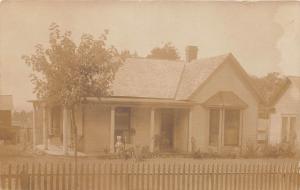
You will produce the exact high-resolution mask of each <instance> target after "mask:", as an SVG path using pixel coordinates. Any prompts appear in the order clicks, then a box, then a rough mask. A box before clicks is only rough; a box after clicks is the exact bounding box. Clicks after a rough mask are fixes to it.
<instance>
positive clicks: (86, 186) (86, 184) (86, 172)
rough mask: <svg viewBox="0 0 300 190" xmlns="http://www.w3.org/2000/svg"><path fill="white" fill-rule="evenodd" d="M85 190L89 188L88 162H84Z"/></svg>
mask: <svg viewBox="0 0 300 190" xmlns="http://www.w3.org/2000/svg"><path fill="white" fill-rule="evenodd" d="M84 189H85V190H89V189H90V165H89V163H87V164H86V167H85V188H84Z"/></svg>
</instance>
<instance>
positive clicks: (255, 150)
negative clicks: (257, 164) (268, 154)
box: [242, 144, 260, 158]
mask: <svg viewBox="0 0 300 190" xmlns="http://www.w3.org/2000/svg"><path fill="white" fill-rule="evenodd" d="M242 156H243V157H244V158H257V157H259V156H260V148H259V146H257V145H256V144H247V146H246V149H245V152H244V153H243V155H242Z"/></svg>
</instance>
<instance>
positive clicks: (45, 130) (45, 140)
mask: <svg viewBox="0 0 300 190" xmlns="http://www.w3.org/2000/svg"><path fill="white" fill-rule="evenodd" d="M43 144H44V150H48V123H47V107H46V106H43Z"/></svg>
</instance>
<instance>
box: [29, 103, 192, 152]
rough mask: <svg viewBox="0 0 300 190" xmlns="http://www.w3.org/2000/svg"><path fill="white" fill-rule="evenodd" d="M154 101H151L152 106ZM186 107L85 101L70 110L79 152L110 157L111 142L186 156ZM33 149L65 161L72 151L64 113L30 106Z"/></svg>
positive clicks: (187, 106) (175, 104)
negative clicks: (75, 126)
mask: <svg viewBox="0 0 300 190" xmlns="http://www.w3.org/2000/svg"><path fill="white" fill-rule="evenodd" d="M153 101H157V100H153ZM190 106H191V105H190V104H187V103H186V102H171V101H165V102H164V101H161V100H159V101H158V102H151V101H149V100H147V103H146V104H145V103H144V102H137V101H135V103H132V102H130V101H128V100H124V99H114V98H110V99H102V101H101V102H99V101H98V100H95V99H89V100H88V103H86V104H83V105H81V106H79V107H78V108H77V109H76V114H75V115H76V125H77V130H78V131H77V133H78V141H79V151H80V152H82V153H83V154H94V155H97V154H100V155H101V154H103V153H105V152H106V153H107V152H110V153H114V152H115V144H116V139H117V136H121V139H122V142H123V143H124V144H125V145H126V147H129V146H133V147H135V146H140V147H142V146H143V147H145V146H147V147H148V148H149V151H151V152H154V151H158V150H159V151H163V152H188V151H189V150H190V148H191V145H190V143H189V142H190V140H189V139H190V132H189V130H190V126H189V124H190V122H189V117H190ZM33 121H34V122H33V144H34V147H35V148H36V149H39V150H40V149H42V150H43V151H44V152H46V153H47V152H49V151H51V150H53V151H54V152H59V153H57V154H59V155H61V154H63V155H69V154H71V153H72V151H73V149H74V141H73V139H72V138H73V137H72V134H73V132H72V130H74V129H71V120H70V110H67V109H63V108H62V107H52V108H50V107H47V106H46V105H43V104H42V103H40V102H39V103H34V112H33Z"/></svg>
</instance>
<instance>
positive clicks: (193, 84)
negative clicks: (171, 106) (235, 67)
mask: <svg viewBox="0 0 300 190" xmlns="http://www.w3.org/2000/svg"><path fill="white" fill-rule="evenodd" d="M228 55H229V54H225V55H221V56H216V57H211V58H206V59H199V60H195V61H192V62H191V63H187V64H185V68H184V70H183V73H182V76H181V81H180V84H179V85H178V91H177V94H176V99H180V100H182V99H188V98H189V96H190V95H191V94H192V93H193V92H195V91H196V90H197V89H198V88H199V86H200V85H201V84H203V83H204V82H205V81H206V80H207V79H208V77H209V76H210V75H212V73H213V72H214V71H215V70H216V69H217V68H218V67H219V66H220V65H221V64H222V63H224V61H225V59H226V58H227V57H228Z"/></svg>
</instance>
